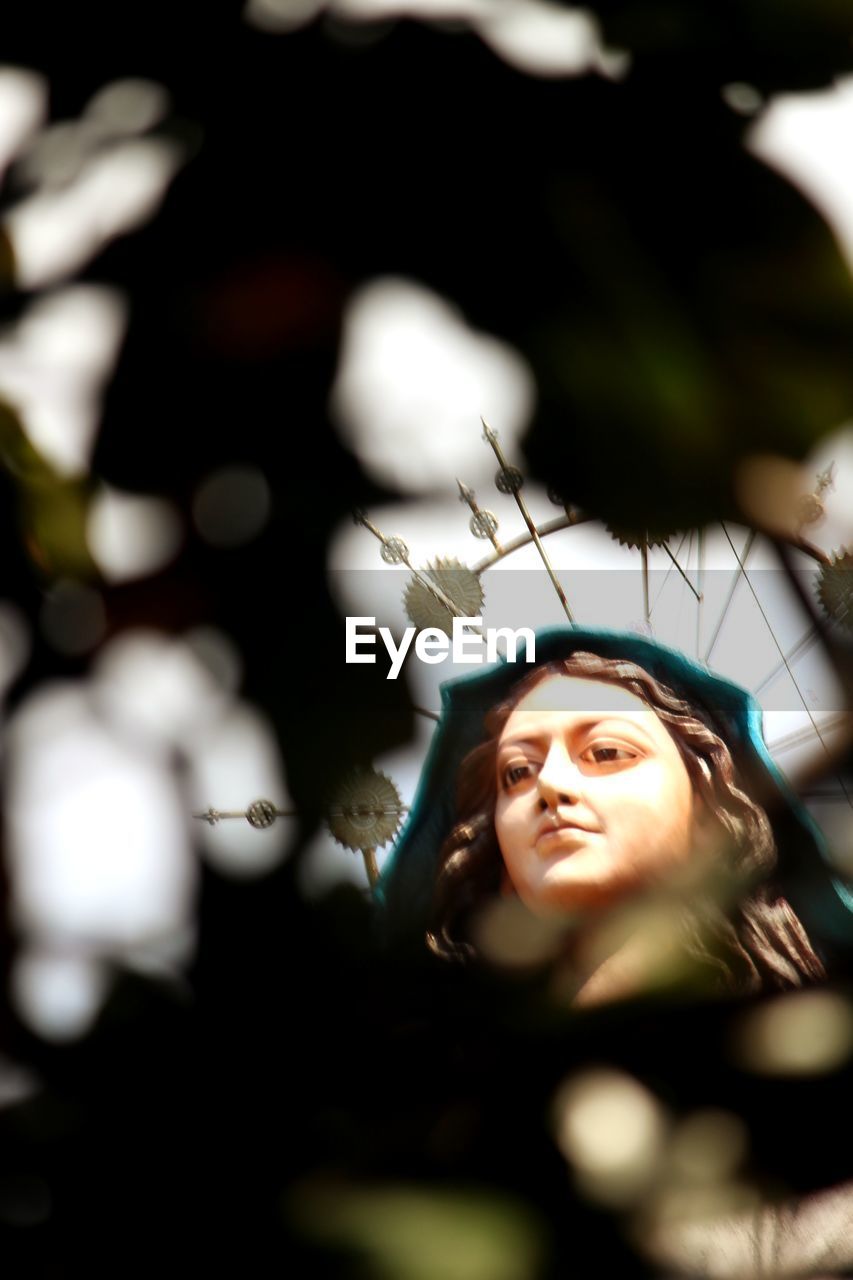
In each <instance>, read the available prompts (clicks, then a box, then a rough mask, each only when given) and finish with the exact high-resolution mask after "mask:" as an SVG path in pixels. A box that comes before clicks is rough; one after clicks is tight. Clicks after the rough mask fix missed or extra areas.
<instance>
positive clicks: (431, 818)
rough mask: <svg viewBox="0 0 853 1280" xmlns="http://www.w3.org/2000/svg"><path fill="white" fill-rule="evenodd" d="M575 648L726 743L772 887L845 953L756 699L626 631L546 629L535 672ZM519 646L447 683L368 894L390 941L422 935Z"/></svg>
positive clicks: (830, 892) (827, 870) (824, 878)
mask: <svg viewBox="0 0 853 1280" xmlns="http://www.w3.org/2000/svg"><path fill="white" fill-rule="evenodd" d="M576 650H585V651H587V652H591V653H595V654H598V655H599V656H601V657H605V658H616V659H622V660H625V661H629V662H634V663H636V664H637V665H638V666H640V667H642V668H644V670H646V671H647V672H649V674H650V675H652V676H653V677H654V678H655V679H657V680H659V681H660V682H661V683H663V684H666V685H669V687H670V688H671V689H672V690H673V691H674V692H675V693H676V694H678V695H679V696H681V697H682V698H684V699H685V700H686V701H687V702H689V703H690V704H691V705H692V706H694V707H695V708H696V709H697V711H698V712H699V714H700V716H701V718H702V719H703V720H704V721H705V722H706V723H707V724H708V725H709V726H710V727H711V728H712V729H713V730H714V732H716V733H717V734H719V736H720V737H721V738H722V739H723V741H724V742H725V743H726V744H727V746H728V748H729V750H730V752H731V754H732V757H733V759H734V762H735V765H736V768H737V770H738V772H739V774H740V777H741V780H742V782H743V787H744V790H745V791H746V792H747V794H749V795H750V796H751V797H753V798H754V799H756V800H757V801H758V802H759V803H761V804H762V805H763V807H764V809H765V810H766V811H767V815H768V818H769V819H770V822H771V825H772V827H773V832H774V836H775V838H776V844H777V847H778V851H779V863H778V867H777V870H776V873H775V876H774V881H775V883H776V884H777V885H778V887H779V889H780V891H781V892H782V893H783V894H784V895H785V897H786V898H787V899H788V901H789V902H790V904H791V906H792V907H793V909H794V911H795V912H796V913H797V915H798V916H799V918H800V920H801V921H802V923H803V925H804V926H805V928H806V930H807V932H808V934H809V936H810V938H811V940H812V944H813V945H814V947H815V949H816V950H818V951H819V952H820V953H821V954H822V956H823V958H824V960H825V961H826V962H827V963H832V962H833V961H834V960H838V959H840V958H842V957H846V958H848V959H849V958H850V956H851V955H853V892H851V889H850V888H849V887H848V886H847V885H846V884H845V883H844V882H843V881H842V880H841V878H840V877H839V875H838V874H837V873H836V871H835V870H834V869H833V867H832V864H831V862H830V858H829V851H828V849H827V846H826V842H825V840H824V838H823V836H822V834H821V832H820V830H819V828H818V827H817V825H816V824H815V822H814V821H813V819H812V817H811V815H810V814H809V813H808V811H807V810H806V808H805V807H804V805H803V804H802V802H801V801H800V799H799V798H798V797H797V795H796V793H795V792H794V791H793V789H792V788H791V787H790V785H789V784H788V782H787V781H786V780H785V778H784V776H783V775H782V774H781V772H780V771H779V769H778V768H777V766H776V764H775V763H774V761H773V759H772V758H771V756H770V754H769V752H768V750H767V747H766V745H765V743H764V738H763V735H762V713H761V708H760V706H759V704H758V703H757V702H756V700H755V698H753V696H752V695H751V694H750V693H748V692H747V691H746V690H745V689H742V688H740V687H739V686H738V685H736V684H733V683H732V682H731V681H730V680H726V679H723V678H722V677H721V676H718V675H715V674H713V673H712V672H711V671H709V670H707V668H705V667H702V666H700V665H699V664H698V663H696V662H693V661H692V660H691V659H689V658H688V657H686V655H685V654H683V653H679V652H678V651H676V650H674V649H669V648H667V647H665V646H664V645H662V644H659V643H657V641H654V640H651V639H648V638H647V637H645V636H642V635H637V634H633V633H631V632H618V631H604V630H598V629H593V628H585V627H573V628H567V627H555V628H550V629H548V630H546V631H540V632H538V633H537V634H536V637H535V654H536V661H535V665H537V666H538V665H541V664H544V663H548V662H554V661H558V660H560V659H562V658H566V657H568V656H569V654H571V653H573V652H575V651H576ZM524 655H525V650H524V649H522V648H521V647H520V652H519V654H518V655H517V661H516V662H514V663H511V662H507V661H506V660H500V661H498V662H497V663H495V664H493V665H491V666H489V667H487V668H481V669H478V670H477V671H476V672H475V673H474V674H473V675H466V676H463V677H460V678H459V679H456V680H451V681H448V682H447V683H446V684H444V685H443V686H442V689H441V700H442V707H441V717H440V720H439V723H438V725H437V727H436V731H435V734H434V736H433V740H432V744H431V747H430V750H429V754H428V756H427V760H426V763H425V765H424V768H423V772H422V774H421V778H420V783H419V786H418V790H417V794H416V796H415V800H414V803H413V805H412V809H411V812H410V814H409V818H408V821H407V823H406V825H405V827H404V829H403V831H402V832H401V834H400V836H399V838H398V840H397V842H396V845H395V847H394V849H393V850H392V852H391V854H390V855H389V857H388V859H387V861H386V864H385V867H384V869H383V873H382V876H381V879H380V882H379V885H378V886H377V899H378V903H379V909H380V912H381V914H382V919H383V932H384V933H385V935H386V937H388V938H389V939H397V940H401V939H403V938H406V937H408V938H413V937H416V936H420V937H421V938H422V937H423V934H424V932H425V929H426V927H427V924H428V922H429V918H430V913H431V905H432V895H433V885H434V881H435V876H436V871H437V864H438V856H439V851H440V849H441V847H442V844H443V843H444V840H445V839H446V837H447V836H448V834H449V833H450V831H451V829H452V827H453V825H454V822H455V821H456V779H457V776H458V773H459V766H460V764H461V763H462V760H463V759H464V757H465V756H466V755H467V754H468V752H469V751H471V750H472V749H473V748H474V747H475V746H477V745H478V744H479V743H481V742H483V741H484V740H485V737H486V733H485V728H484V720H485V716H486V714H487V712H488V711H489V710H490V708H491V707H493V706H494V705H496V704H497V703H499V702H502V701H503V700H504V699H505V698H506V697H507V696H508V695H509V693H510V690H511V689H512V687H513V685H515V684H516V683H517V682H518V681H519V680H521V679H522V678H523V677H524V676H525V675H526V674H527V673H528V672H530V671H531V670H533V665H534V664H528V663H527V662H526V661H525V660H524Z"/></svg>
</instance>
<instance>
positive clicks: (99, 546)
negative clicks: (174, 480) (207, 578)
mask: <svg viewBox="0 0 853 1280" xmlns="http://www.w3.org/2000/svg"><path fill="white" fill-rule="evenodd" d="M182 532H183V531H182V528H181V521H180V519H179V517H178V513H177V511H176V510H175V508H174V507H173V506H172V504H171V503H170V502H168V501H166V499H164V498H154V497H149V496H146V495H143V494H136V493H126V492H123V491H122V490H119V489H114V488H112V487H110V486H108V485H102V486H101V488H100V489H99V490H98V491H97V493H96V494H95V496H94V497H93V499H92V501H91V503H90V504H89V511H88V515H87V520H86V542H87V544H88V547H89V551H90V552H91V555H92V559H93V560H94V561H95V564H96V565H97V566H98V568H99V570H100V571H101V574H102V575H103V577H104V578H105V579H106V580H107V582H127V581H130V580H132V579H134V578H142V577H145V576H147V575H149V574H152V573H156V572H157V571H158V570H159V569H162V568H164V567H165V566H166V565H167V564H169V562H170V561H171V560H173V559H174V558H175V556H176V555H177V553H178V551H179V549H180V545H181V540H182Z"/></svg>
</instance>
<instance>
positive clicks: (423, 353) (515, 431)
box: [331, 277, 534, 493]
mask: <svg viewBox="0 0 853 1280" xmlns="http://www.w3.org/2000/svg"><path fill="white" fill-rule="evenodd" d="M533 403H534V384H533V377H532V374H531V373H530V370H529V368H528V366H527V364H526V363H525V361H524V360H523V359H522V357H521V356H520V355H519V354H518V353H517V352H516V351H514V350H513V348H512V347H510V346H509V344H507V343H505V342H503V341H501V340H500V339H498V338H495V337H492V336H491V335H488V334H483V333H479V332H477V331H475V330H473V329H472V328H470V326H469V325H468V324H467V323H466V321H465V319H464V317H463V315H462V313H461V312H460V311H459V310H458V309H457V308H456V307H454V306H453V305H452V304H451V303H449V302H447V301H446V300H445V299H444V298H441V297H440V296H439V295H438V294H436V293H434V292H432V290H430V289H427V288H425V287H424V286H423V285H420V284H417V283H415V282H414V281H411V280H404V279H400V278H396V277H395V278H386V279H381V280H376V281H373V282H372V283H370V284H368V285H365V286H364V287H363V288H362V289H360V290H358V291H357V293H356V294H355V295H354V296H353V297H352V298H351V300H350V303H349V306H348V308H347V311H346V315H345V319H344V332H343V342H342V347H341V355H340V364H339V368H338V373H337V377H336V379H335V384H334V387H333V390H332V398H331V411H332V415H333V418H334V420H335V422H336V424H337V426H338V429H339V431H340V434H341V436H342V438H343V440H344V442H345V443H346V444H347V445H348V446H349V447H350V448H351V449H353V451H354V452H355V453H357V454H358V457H359V459H360V461H361V463H362V466H363V467H364V469H365V471H367V473H368V474H369V475H370V476H371V477H372V478H373V479H374V480H376V481H377V482H378V483H379V484H384V485H390V486H392V487H395V488H399V489H401V490H402V491H403V492H405V493H426V492H430V491H431V490H435V489H438V488H441V487H443V486H448V485H454V477H455V476H457V475H459V476H461V477H463V478H465V479H466V481H468V480H470V481H471V482H473V483H477V482H479V481H480V480H484V479H485V478H486V477H487V476H489V475H491V474H493V473H494V470H495V465H493V459H492V460H491V461H490V458H489V456H488V454H487V452H486V451H484V450H483V447H482V441H481V439H480V436H481V434H482V428H481V427H480V417H481V415H482V416H483V417H485V418H486V419H487V420H488V421H489V422H490V424H491V425H492V426H494V427H499V429H500V431H501V435H502V438H503V439H504V440H505V441H506V443H507V444H508V445H509V446H510V447H512V446H513V445H514V444H515V442H516V441H517V440H518V438H519V436H520V435H521V432H522V431H523V430H524V428H525V427H526V426H527V424H528V422H529V420H530V416H531V414H532V411H533Z"/></svg>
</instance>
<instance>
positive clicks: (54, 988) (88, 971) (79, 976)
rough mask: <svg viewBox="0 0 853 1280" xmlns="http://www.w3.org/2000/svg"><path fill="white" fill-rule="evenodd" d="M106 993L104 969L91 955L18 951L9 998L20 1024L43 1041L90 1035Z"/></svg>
mask: <svg viewBox="0 0 853 1280" xmlns="http://www.w3.org/2000/svg"><path fill="white" fill-rule="evenodd" d="M107 988H108V979H107V973H106V970H105V968H104V965H103V964H102V963H100V962H99V961H98V960H96V959H93V958H92V957H91V956H80V955H77V956H75V955H66V954H61V953H60V954H55V953H52V952H50V951H39V950H35V949H31V950H26V951H24V952H22V953H21V954H20V955H19V956H18V957H17V959H16V960H15V963H14V966H13V968H12V979H11V988H10V994H11V996H12V1002H13V1005H14V1006H15V1008H16V1010H17V1012H18V1014H19V1015H20V1017H21V1018H22V1020H23V1021H24V1022H25V1023H27V1025H28V1026H29V1027H30V1029H31V1030H32V1031H35V1032H36V1034H37V1035H39V1036H41V1037H42V1038H43V1039H44V1040H51V1041H56V1042H62V1041H65V1040H74V1039H76V1038H77V1037H78V1036H81V1035H84V1034H85V1032H87V1031H88V1030H90V1028H91V1026H92V1024H93V1023H94V1021H95V1018H96V1016H97V1014H98V1012H99V1011H100V1008H101V1005H102V1004H103V1000H104V997H105V995H106V992H107Z"/></svg>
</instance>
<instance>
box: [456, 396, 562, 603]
mask: <svg viewBox="0 0 853 1280" xmlns="http://www.w3.org/2000/svg"><path fill="white" fill-rule="evenodd" d="M480 421H481V422H482V424H483V434H484V435H485V437H486V440H487V441H488V442H489V444H490V445H491V446H492V450H493V452H494V455H495V457H496V458H497V460H498V462H499V463H500V466H501V467H502V469H503V470H504V471H507V470H509V467H508V464H507V460H506V458H505V457H504V452H503V449H502V448H501V446H500V442H499V440H498V438H497V436H496V435H495V433H494V431H493V430H492V428H491V427H490V426H489V424H488V423H487V422H486V419H485V418H481V419H480ZM512 496H513V497H514V498H515V501H516V504H517V506H518V509H519V511H520V512H521V514H522V517H523V518H524V523H525V524H526V525H527V527H528V529H529V530H530V536H531V537H532V539H533V542H534V545H535V546H536V550H537V551H538V552H539V555H540V558H541V560H542V563H543V564H544V566H545V568H546V570H547V573H548V577H549V578H550V579H551V585H552V586H553V588H554V590H555V591H556V593H557V597H558V599H559V601H560V604H561V605H562V606H563V612H564V613H565V615H566V617H567V618H568V620H569V622H570V623H571V625H572V626H574V625H575V620H574V617H573V616H572V611H571V609H570V608H569V602H568V600H567V599H566V593H565V591H564V590H563V588H562V587H561V585H560V583H559V581H558V579H557V575H556V574H555V572H554V570H553V568H552V567H551V561H550V560H549V559H548V553H547V551H546V550H545V548H544V547H543V545H542V539H541V537H540V536H539V530H538V529H537V528H536V525H535V524H534V523H533V518H532V517H531V515H530V512H529V511H528V510H527V504H526V502H525V501H524V499H523V498H522V496H521V493H520V492H519V490H518V489H514V490H513V495H512Z"/></svg>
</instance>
